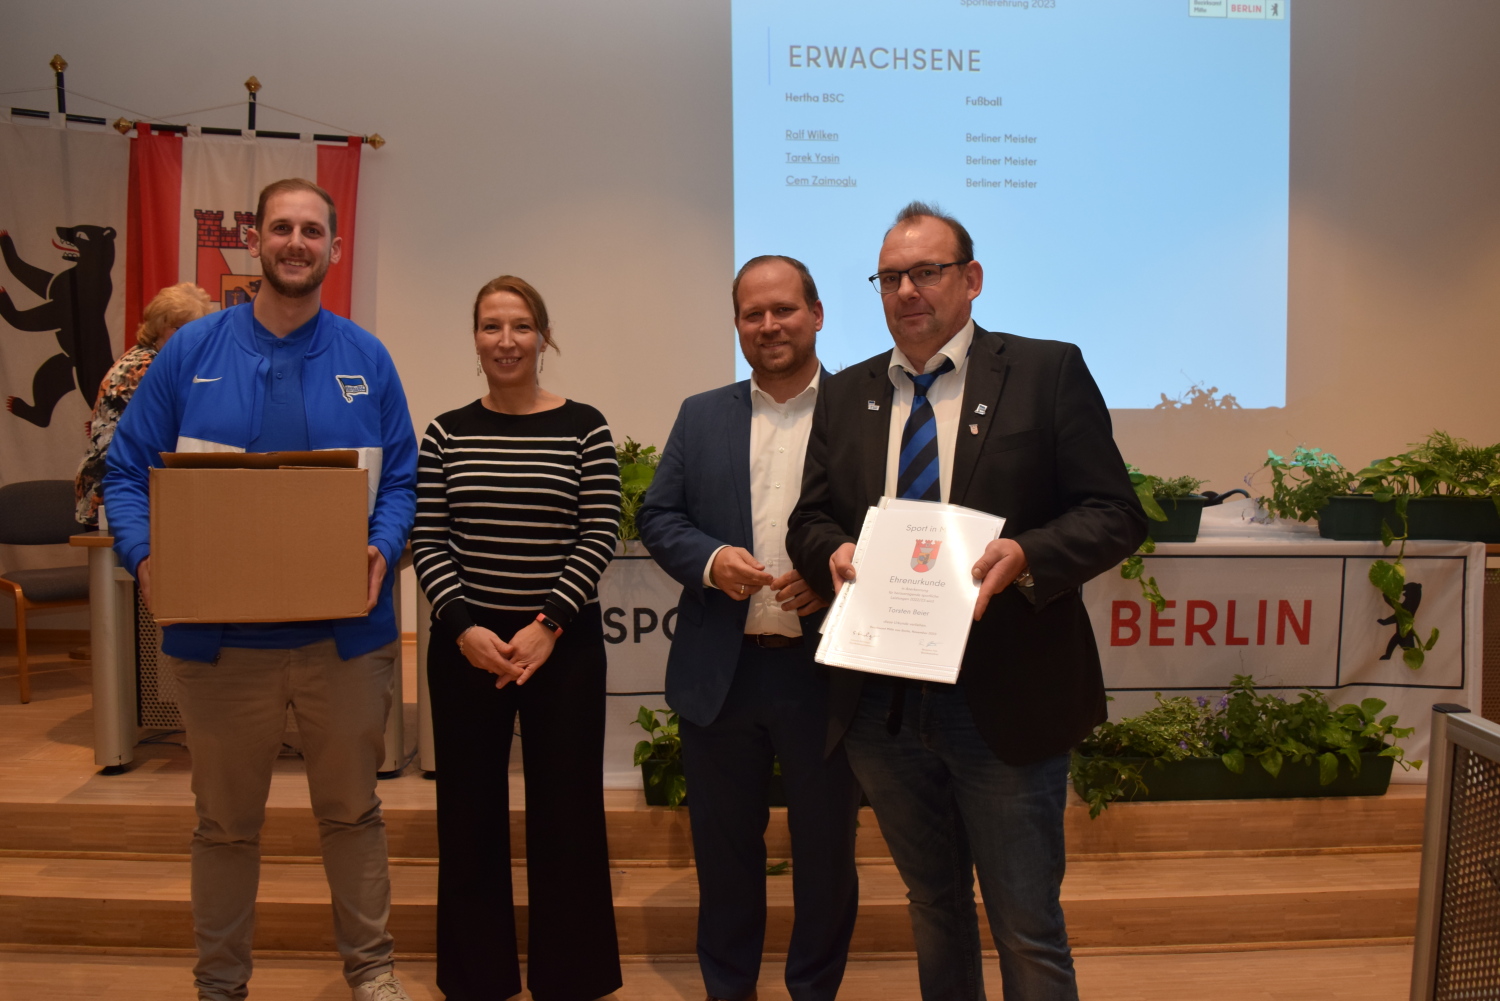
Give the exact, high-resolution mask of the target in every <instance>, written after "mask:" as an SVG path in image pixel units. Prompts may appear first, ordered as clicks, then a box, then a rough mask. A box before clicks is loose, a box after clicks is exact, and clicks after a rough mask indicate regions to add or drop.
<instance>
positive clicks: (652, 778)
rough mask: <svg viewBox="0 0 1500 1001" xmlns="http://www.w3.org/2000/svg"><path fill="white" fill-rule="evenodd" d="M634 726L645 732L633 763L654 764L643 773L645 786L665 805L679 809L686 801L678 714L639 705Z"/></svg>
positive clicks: (685, 782)
mask: <svg viewBox="0 0 1500 1001" xmlns="http://www.w3.org/2000/svg"><path fill="white" fill-rule="evenodd" d="M635 724H636V726H638V727H640V728H641V729H642V730H645V731H646V737H647V739H646V740H643V741H640V742H639V743H637V744H636V745H635V764H636V767H641V765H642V764H643V763H644V762H647V761H651V762H654V763H655V768H653V769H649V770H646V771H645V775H646V783H647V785H648V786H650V787H651V788H653V789H660V790H662V792H663V793H664V794H665V797H664V798H665V799H666V801H667V805H668V806H681V805H682V801H683V800H684V799H686V798H687V777H686V776H685V775H684V774H683V771H682V737H681V736H680V735H679V733H678V728H679V725H680V723H679V720H678V717H677V714H676V713H674V712H672V710H670V709H652V708H650V707H648V706H641V708H640V711H639V712H637V713H636V717H635Z"/></svg>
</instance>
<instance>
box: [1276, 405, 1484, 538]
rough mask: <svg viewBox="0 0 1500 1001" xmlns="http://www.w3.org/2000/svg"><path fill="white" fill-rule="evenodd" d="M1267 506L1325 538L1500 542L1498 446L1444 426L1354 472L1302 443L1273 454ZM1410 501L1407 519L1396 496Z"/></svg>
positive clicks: (1325, 453) (1334, 459) (1329, 456)
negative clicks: (1314, 524) (1285, 453)
mask: <svg viewBox="0 0 1500 1001" xmlns="http://www.w3.org/2000/svg"><path fill="white" fill-rule="evenodd" d="M1266 455H1267V458H1266V462H1265V466H1266V468H1268V469H1270V470H1271V496H1270V497H1262V498H1260V502H1261V504H1262V506H1263V507H1265V508H1266V510H1268V511H1270V512H1271V513H1272V514H1274V515H1276V516H1277V517H1279V518H1287V519H1290V520H1293V521H1312V520H1313V519H1314V518H1316V519H1317V521H1318V534H1320V535H1322V536H1323V537H1324V538H1326V539H1338V540H1344V541H1374V540H1375V539H1383V538H1384V537H1385V533H1387V532H1389V533H1390V535H1391V536H1392V537H1393V538H1400V537H1402V536H1406V537H1408V538H1412V539H1454V540H1458V541H1464V542H1500V444H1495V445H1488V446H1475V445H1470V444H1469V443H1468V442H1466V441H1464V440H1463V439H1462V438H1455V437H1453V436H1452V435H1450V434H1448V433H1447V432H1445V431H1434V432H1432V434H1430V435H1428V436H1427V438H1426V440H1424V441H1422V442H1419V443H1417V444H1414V445H1412V446H1411V447H1410V448H1409V449H1408V450H1407V451H1405V452H1402V453H1400V454H1398V455H1391V456H1387V457H1385V458H1383V459H1376V460H1375V461H1373V462H1371V463H1370V464H1369V465H1368V466H1366V467H1365V468H1363V469H1361V470H1359V471H1358V472H1351V471H1350V470H1348V469H1346V468H1344V466H1343V465H1342V464H1341V463H1340V462H1339V461H1338V459H1336V458H1334V456H1333V455H1332V454H1330V453H1327V452H1324V451H1322V450H1321V449H1316V448H1302V447H1299V448H1297V449H1296V450H1295V451H1293V453H1292V457H1291V458H1290V459H1283V458H1282V457H1281V456H1279V455H1277V454H1276V453H1275V452H1267V453H1266ZM1401 498H1405V499H1406V502H1407V505H1408V506H1407V509H1406V512H1405V515H1404V516H1403V515H1402V514H1401V513H1400V512H1398V511H1397V510H1396V505H1397V501H1398V500H1400V499H1401Z"/></svg>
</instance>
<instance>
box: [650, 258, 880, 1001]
mask: <svg viewBox="0 0 1500 1001" xmlns="http://www.w3.org/2000/svg"><path fill="white" fill-rule="evenodd" d="M730 299H731V301H732V302H733V305H734V324H735V328H736V330H737V331H738V333H739V340H740V351H741V352H742V353H743V354H744V356H745V360H746V361H747V362H749V363H750V369H751V373H752V374H751V376H750V378H749V379H748V380H747V381H745V382H737V383H733V384H731V385H728V386H724V387H721V388H719V389H715V390H711V391H709V392H707V393H700V394H698V395H697V396H691V397H688V399H687V400H685V401H684V402H683V404H682V408H681V409H680V410H679V411H678V413H677V423H676V424H675V425H674V426H673V428H672V434H671V437H669V438H668V439H667V447H666V448H665V449H664V450H663V452H662V459H661V465H660V467H659V468H658V469H657V471H656V478H655V479H654V480H653V481H652V482H651V489H650V490H649V491H647V493H646V499H645V502H644V503H643V504H642V505H641V511H640V514H639V515H638V517H637V521H638V523H639V524H640V527H641V541H643V542H644V543H645V544H646V546H647V548H648V549H649V550H650V552H651V555H652V557H654V558H655V559H656V561H657V562H658V563H659V564H660V565H661V566H662V568H663V569H664V570H666V571H667V573H669V574H671V575H672V577H674V578H675V579H676V580H677V581H678V582H679V583H681V584H682V585H683V589H682V598H681V599H680V600H679V602H678V608H679V610H680V613H681V614H680V615H679V617H678V620H677V632H676V636H675V638H674V639H673V641H672V652H671V655H670V657H669V658H668V660H667V703H668V704H669V705H671V707H672V708H673V709H675V710H677V712H678V713H679V714H680V716H681V733H682V757H683V767H684V770H685V773H686V778H687V785H688V790H689V796H690V797H691V803H692V819H693V825H692V826H693V854H694V856H695V857H696V859H697V863H698V864H697V870H698V894H699V906H698V965H699V967H700V968H701V969H702V972H703V981H704V985H705V987H706V988H707V990H708V996H709V998H710V999H711V1001H712V999H727V1001H745V999H747V998H753V997H755V989H756V981H757V979H758V978H759V975H760V963H761V949H762V946H763V944H764V941H765V932H766V844H765V837H764V835H765V830H766V824H767V821H768V820H769V816H770V809H769V807H768V806H767V786H768V784H769V783H770V780H771V768H772V761H773V759H774V760H776V761H779V762H780V764H781V775H782V781H783V783H784V785H785V788H786V800H787V827H788V829H789V833H790V835H791V840H792V897H793V904H794V908H795V911H794V915H793V922H792V934H791V942H790V944H789V945H788V946H787V956H786V985H787V991H788V992H789V993H790V994H791V997H792V999H793V1001H833V998H834V996H835V995H836V994H837V993H838V989H839V984H840V983H841V982H842V981H843V976H844V966H845V963H846V962H847V959H848V954H849V940H850V937H851V936H852V935H853V933H854V919H855V915H856V913H857V912H858V910H859V880H858V876H857V875H856V872H855V868H854V833H855V818H856V815H857V812H858V809H859V790H858V788H857V787H856V786H855V784H854V776H853V774H852V773H851V772H850V771H849V763H848V761H847V760H846V759H845V757H844V749H843V747H842V746H833V747H829V746H827V743H826V740H825V734H826V732H827V719H828V670H827V669H826V668H824V667H822V666H820V665H819V664H817V663H815V662H814V661H813V652H814V650H815V649H816V648H817V636H818V626H819V623H820V622H821V621H822V615H821V613H822V611H823V609H824V608H825V607H826V603H825V602H824V601H823V600H822V599H821V598H819V597H818V596H817V595H816V594H814V593H813V591H812V589H811V588H810V587H809V586H808V584H807V582H806V581H804V580H803V579H802V574H801V573H800V572H798V568H797V567H796V565H795V564H794V562H793V561H792V560H791V559H790V558H789V557H788V556H787V552H786V545H785V538H786V521H787V516H788V515H789V514H791V512H792V506H793V505H794V504H795V503H796V501H797V492H798V488H799V486H800V485H801V481H802V456H803V452H804V451H805V450H806V448H807V436H808V432H809V431H810V430H811V429H812V419H813V406H814V403H815V402H816V400H817V399H818V395H819V387H820V385H821V384H822V382H823V381H824V380H825V379H827V378H828V374H827V373H826V372H824V371H823V370H822V366H821V365H820V364H819V363H818V355H817V336H818V331H819V330H820V329H822V327H823V304H822V303H821V302H820V301H819V300H818V290H817V286H816V285H815V284H814V283H813V279H812V275H811V274H809V273H808V271H807V268H806V266H805V265H803V264H802V262H800V261H798V260H795V259H793V258H790V257H783V256H779V255H767V256H764V257H756V258H754V259H752V260H750V261H747V262H745V264H744V266H743V267H741V268H740V272H739V274H738V275H737V276H735V279H734V284H733V285H732V286H731V288H730Z"/></svg>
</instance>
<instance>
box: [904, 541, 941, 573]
mask: <svg viewBox="0 0 1500 1001" xmlns="http://www.w3.org/2000/svg"><path fill="white" fill-rule="evenodd" d="M942 546H943V544H942V542H941V541H939V540H936V539H918V540H917V544H916V545H915V546H914V547H913V548H912V551H911V568H912V569H913V570H915V571H916V572H917V573H926V572H927V571H929V570H931V569H932V567H933V564H935V563H937V555H938V550H939V549H941V548H942Z"/></svg>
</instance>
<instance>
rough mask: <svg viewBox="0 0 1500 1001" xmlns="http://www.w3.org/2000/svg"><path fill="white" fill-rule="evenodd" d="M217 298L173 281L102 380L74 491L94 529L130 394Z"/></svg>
mask: <svg viewBox="0 0 1500 1001" xmlns="http://www.w3.org/2000/svg"><path fill="white" fill-rule="evenodd" d="M212 307H213V301H212V300H211V299H209V297H208V293H207V292H205V291H203V290H202V289H201V288H199V287H198V286H196V285H194V284H193V283H192V282H183V283H182V284H181V285H169V286H167V287H166V288H164V289H162V290H161V291H160V292H158V293H156V297H155V298H154V299H152V300H151V301H150V302H148V303H147V304H146V308H145V309H144V310H142V311H141V325H140V326H139V327H137V328H136V331H135V346H134V347H132V348H131V349H130V350H129V351H126V352H125V353H124V354H122V355H121V356H120V358H119V360H118V361H116V362H115V363H114V365H113V366H112V367H111V368H110V370H109V372H108V373H106V374H105V376H104V381H103V382H101V383H100V384H99V397H98V399H96V400H95V401H94V412H93V415H92V416H91V417H90V419H89V447H88V451H87V452H85V453H84V455H83V461H82V462H81V463H79V464H78V475H76V476H75V477H73V495H74V496H75V497H76V498H77V499H78V509H77V511H76V512H75V514H74V517H76V518H77V519H78V523H79V524H81V525H85V526H87V527H89V528H98V527H99V504H100V502H101V499H102V498H103V496H104V491H103V489H102V487H103V484H104V456H105V453H107V452H108V451H109V443H110V442H111V441H112V440H114V437H115V425H116V424H118V423H119V422H120V415H121V414H122V413H124V412H125V405H126V404H127V403H129V402H130V397H131V394H133V393H134V392H135V388H136V387H137V386H139V385H140V384H141V377H142V376H144V375H145V374H146V369H148V368H150V367H151V362H152V360H153V359H154V358H155V357H156V353H157V352H158V351H160V350H161V348H162V345H164V344H166V343H167V339H168V338H170V337H171V336H172V335H173V334H175V333H177V330H178V328H180V327H183V326H185V325H187V324H189V323H192V322H193V321H194V320H196V319H198V318H199V317H201V316H206V315H208V312H209V310H210V309H211V308H212Z"/></svg>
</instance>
